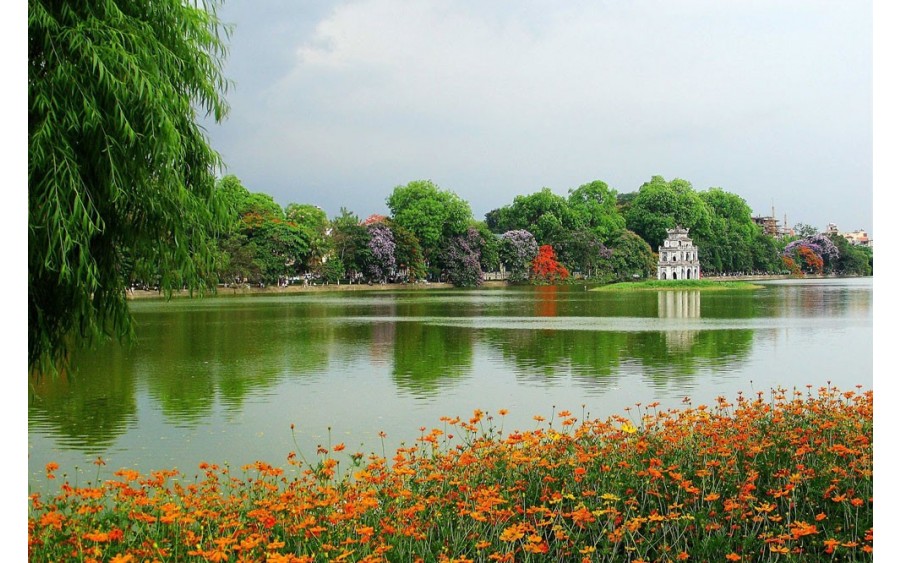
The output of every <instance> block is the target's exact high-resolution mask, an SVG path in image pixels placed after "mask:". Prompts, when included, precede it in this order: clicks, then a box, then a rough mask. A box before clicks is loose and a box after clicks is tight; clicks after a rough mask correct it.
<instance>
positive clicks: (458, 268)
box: [441, 227, 483, 287]
mask: <svg viewBox="0 0 903 563" xmlns="http://www.w3.org/2000/svg"><path fill="white" fill-rule="evenodd" d="M482 243H483V240H482V237H481V236H480V233H479V232H478V231H477V230H476V229H474V228H473V227H468V228H467V232H466V233H465V234H463V235H457V236H454V237H451V238H450V239H449V240H448V243H447V244H446V245H445V247H444V248H443V249H442V253H441V261H442V266H443V269H444V270H445V273H446V274H447V275H448V281H449V282H451V283H452V284H454V285H455V286H457V287H475V286H479V285H482V283H483V269H482V268H481V267H480V250H479V249H480V247H481V246H482Z"/></svg>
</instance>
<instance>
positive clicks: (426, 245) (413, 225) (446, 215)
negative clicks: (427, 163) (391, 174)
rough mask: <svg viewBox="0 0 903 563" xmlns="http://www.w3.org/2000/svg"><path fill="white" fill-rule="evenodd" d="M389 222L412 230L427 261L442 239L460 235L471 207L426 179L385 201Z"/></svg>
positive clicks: (468, 220)
mask: <svg viewBox="0 0 903 563" xmlns="http://www.w3.org/2000/svg"><path fill="white" fill-rule="evenodd" d="M386 205H388V207H389V210H390V211H391V212H392V220H393V221H394V222H395V223H397V224H398V225H399V226H401V227H403V228H404V229H407V230H408V231H411V232H412V233H413V234H414V235H415V236H416V237H417V239H418V240H419V241H420V245H421V247H422V248H423V253H424V255H425V258H426V259H427V260H429V259H430V258H431V257H434V256H435V254H436V252H437V251H438V250H439V247H440V245H441V244H442V241H443V239H444V238H448V237H451V236H454V235H461V234H464V232H465V231H466V230H467V227H468V225H469V223H470V221H471V219H473V217H472V213H471V210H470V204H469V203H467V202H466V201H465V200H463V199H461V198H460V197H458V195H457V194H455V193H454V192H451V191H448V190H443V189H441V188H439V186H437V185H435V184H433V183H432V182H431V181H429V180H417V181H413V182H409V183H408V184H407V185H405V186H397V187H396V188H395V189H394V190H393V191H392V194H391V195H390V196H389V197H388V198H387V199H386Z"/></svg>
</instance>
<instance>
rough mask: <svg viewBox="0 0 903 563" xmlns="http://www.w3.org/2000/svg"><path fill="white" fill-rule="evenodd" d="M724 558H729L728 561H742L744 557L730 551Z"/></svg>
mask: <svg viewBox="0 0 903 563" xmlns="http://www.w3.org/2000/svg"><path fill="white" fill-rule="evenodd" d="M724 558H725V559H727V560H728V561H740V559H742V557H740V556H739V555H737V554H736V553H734V552H733V551H732V552H730V553H728V554H727V555H725V556H724Z"/></svg>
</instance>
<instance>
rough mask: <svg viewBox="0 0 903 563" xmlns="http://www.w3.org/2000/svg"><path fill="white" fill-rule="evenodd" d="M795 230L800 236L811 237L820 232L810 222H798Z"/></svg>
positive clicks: (794, 227)
mask: <svg viewBox="0 0 903 563" xmlns="http://www.w3.org/2000/svg"><path fill="white" fill-rule="evenodd" d="M793 231H794V232H795V233H796V236H798V237H811V236H815V235H817V234H818V229H816V228H815V227H813V226H812V225H810V224H808V223H797V224H796V225H794V226H793Z"/></svg>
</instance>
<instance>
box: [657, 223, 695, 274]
mask: <svg viewBox="0 0 903 563" xmlns="http://www.w3.org/2000/svg"><path fill="white" fill-rule="evenodd" d="M689 232H690V230H689V229H684V228H682V227H681V226H680V225H677V226H676V227H674V228H673V229H668V238H666V239H665V243H664V246H659V247H658V274H657V275H656V278H657V279H660V280H698V279H699V249H698V248H696V247H695V246H693V241H692V240H691V239H690V237H689V236H688V235H687V234H688V233H689Z"/></svg>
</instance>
